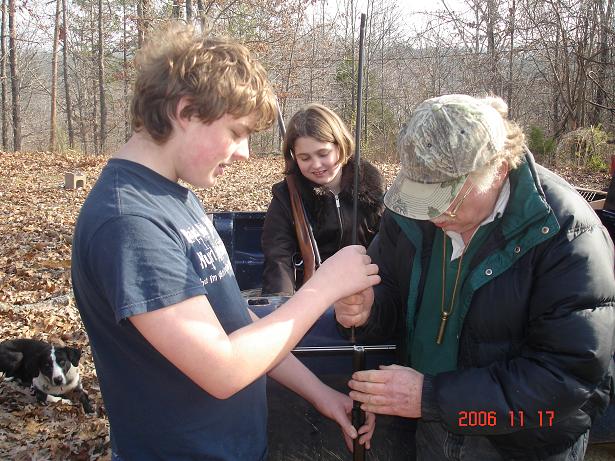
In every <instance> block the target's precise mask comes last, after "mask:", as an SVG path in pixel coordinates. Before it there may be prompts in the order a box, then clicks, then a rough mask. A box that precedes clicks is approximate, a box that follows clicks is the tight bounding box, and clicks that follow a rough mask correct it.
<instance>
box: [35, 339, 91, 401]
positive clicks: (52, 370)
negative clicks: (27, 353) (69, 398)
mask: <svg viewBox="0 0 615 461" xmlns="http://www.w3.org/2000/svg"><path fill="white" fill-rule="evenodd" d="M80 358H81V351H79V349H75V348H74V347H58V348H56V347H54V346H51V347H50V348H49V349H48V350H46V351H41V353H40V354H38V356H37V357H36V360H35V361H34V365H35V366H36V369H37V371H38V377H36V380H35V381H36V383H35V385H36V387H38V388H39V389H41V387H42V389H41V390H44V391H49V392H50V393H53V392H52V389H62V388H63V387H64V386H67V385H68V386H70V385H71V384H72V382H73V381H74V380H75V379H78V378H79V372H78V368H77V367H78V365H79V359H80ZM33 375H34V376H36V371H35V372H34V373H33Z"/></svg>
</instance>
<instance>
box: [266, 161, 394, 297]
mask: <svg viewBox="0 0 615 461" xmlns="http://www.w3.org/2000/svg"><path fill="white" fill-rule="evenodd" d="M354 165H355V164H354V160H353V159H352V158H351V159H350V160H349V161H348V162H347V163H346V165H344V166H343V167H342V180H341V190H340V193H339V194H338V200H339V208H338V206H337V205H336V200H335V196H334V195H333V194H332V193H331V192H330V191H329V190H328V189H326V188H325V187H322V186H318V185H316V184H314V183H312V182H311V181H308V180H307V179H306V178H305V177H304V176H302V175H301V174H297V179H298V181H297V184H298V187H299V193H300V195H301V197H302V199H303V204H304V207H305V209H306V212H307V214H308V219H309V221H310V224H311V225H312V229H313V231H314V238H315V239H316V242H317V244H318V249H319V251H320V257H321V259H322V261H324V260H326V259H327V258H328V257H330V256H331V255H333V254H334V253H335V252H336V251H338V250H339V249H340V248H342V247H344V246H346V245H350V244H351V240H352V207H353V188H354ZM359 171H360V175H361V177H360V180H359V197H358V214H359V218H358V220H359V226H358V228H357V241H358V242H357V243H358V244H360V245H364V246H368V245H369V243H370V242H371V241H372V239H373V238H374V235H375V234H376V232H377V231H378V227H379V224H380V216H381V215H382V212H383V210H384V205H383V203H382V198H383V196H384V189H385V183H384V178H383V177H382V174H381V173H380V172H379V171H378V169H377V168H376V167H374V166H373V165H371V164H370V163H368V162H366V161H361V168H360V170H359ZM271 192H272V195H273V198H272V200H271V203H270V204H269V209H268V210H267V215H266V216H265V224H264V227H263V235H262V241H261V243H262V248H263V253H264V255H265V267H264V271H263V290H262V293H263V295H267V294H284V295H291V294H293V293H294V292H295V290H296V289H298V288H299V286H300V285H301V281H302V280H301V279H302V276H301V274H302V271H301V270H298V271H297V272H298V276H297V277H296V279H297V280H295V264H294V263H299V262H300V261H301V252H300V251H299V244H298V242H297V235H296V232H295V225H294V220H293V216H292V211H291V206H290V196H289V194H288V186H287V184H286V180H284V181H280V182H279V183H276V184H274V185H273V187H272V190H271ZM299 267H300V268H301V266H299Z"/></svg>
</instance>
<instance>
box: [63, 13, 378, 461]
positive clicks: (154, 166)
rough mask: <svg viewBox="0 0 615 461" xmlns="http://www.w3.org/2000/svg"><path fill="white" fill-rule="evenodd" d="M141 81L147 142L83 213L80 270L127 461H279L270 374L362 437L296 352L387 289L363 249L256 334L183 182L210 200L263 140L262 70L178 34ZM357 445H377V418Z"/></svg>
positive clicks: (95, 192)
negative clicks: (275, 459)
mask: <svg viewBox="0 0 615 461" xmlns="http://www.w3.org/2000/svg"><path fill="white" fill-rule="evenodd" d="M137 74H138V75H137V79H136V83H135V91H134V96H133V100H132V123H133V128H134V133H133V135H132V137H131V138H130V139H129V140H128V141H127V142H126V144H125V145H123V146H122V147H121V148H120V149H119V151H118V152H117V153H115V155H114V156H113V158H112V159H111V160H110V161H109V162H108V164H107V166H106V167H105V168H104V170H103V171H102V173H101V175H100V177H99V179H98V181H97V183H96V184H95V186H94V187H93V189H92V191H91V192H90V194H89V196H88V198H87V200H86V201H85V203H84V205H83V208H82V210H81V213H80V215H79V218H78V221H77V225H76V230H75V234H74V242H73V258H72V279H73V288H74V291H75V297H76V300H77V305H78V307H79V311H80V313H81V317H82V319H83V323H84V325H85V327H86V330H87V333H88V336H89V338H90V344H91V348H92V355H93V357H94V361H95V365H96V370H97V375H98V379H99V381H100V388H101V392H102V395H103V399H104V402H105V406H106V410H107V413H108V416H109V422H110V433H111V444H112V450H113V459H114V460H141V459H142V460H152V459H172V460H183V459H186V460H188V459H190V460H194V459H219V460H238V461H239V460H262V459H265V456H266V453H267V441H266V433H267V430H266V413H267V409H266V396H265V377H264V376H265V374H269V375H270V376H271V377H273V378H274V379H276V380H279V381H280V382H281V383H282V384H284V385H286V386H287V387H289V388H291V389H292V390H294V391H296V392H298V393H299V394H300V395H302V396H303V397H304V398H306V399H307V400H309V401H310V402H312V403H313V404H314V405H315V406H316V408H318V409H319V410H320V411H321V412H322V413H323V414H325V415H326V416H328V417H330V418H332V419H334V420H335V421H337V422H338V423H339V424H340V426H341V427H342V429H343V432H344V434H345V436H346V437H347V439H348V440H349V439H350V438H354V437H357V431H356V430H355V429H354V428H353V427H352V425H351V423H350V420H349V417H348V413H349V412H350V410H351V406H352V404H351V401H350V399H349V398H348V397H347V396H345V395H343V394H341V393H338V392H337V391H334V390H333V389H331V388H329V387H327V386H325V385H324V384H323V383H322V382H321V381H319V380H318V379H317V378H316V377H315V376H314V375H313V374H312V373H310V372H309V371H308V370H307V369H306V368H305V367H304V366H303V365H301V363H300V362H299V361H298V360H296V359H295V358H294V357H293V356H292V355H291V354H289V352H290V351H291V349H292V348H293V347H294V346H295V345H296V344H297V342H298V341H299V339H301V337H302V336H303V335H304V334H305V333H306V331H307V329H308V328H309V327H310V326H311V325H312V324H313V323H314V321H315V320H316V319H317V318H318V317H319V316H320V315H321V314H322V313H323V312H324V311H325V309H326V308H327V307H328V306H329V305H331V304H332V303H333V302H334V301H335V300H337V299H338V298H341V297H343V296H347V295H349V294H351V293H353V292H356V291H360V290H362V289H365V288H367V287H369V286H371V285H373V284H375V283H378V281H379V277H378V275H377V270H378V269H377V267H376V266H375V265H374V264H371V263H370V259H369V257H368V256H367V255H366V254H365V249H364V248H362V247H358V246H353V247H348V248H346V249H344V250H342V251H340V253H339V254H338V255H337V256H335V257H333V258H331V260H330V261H327V263H326V264H324V265H323V266H322V267H321V268H320V269H319V270H318V271H317V273H316V275H315V276H314V277H313V279H312V280H311V281H310V282H309V283H308V284H306V286H305V288H304V289H303V290H301V291H300V292H298V293H297V294H296V295H295V296H294V297H293V298H292V299H290V300H289V301H288V302H287V303H286V304H284V305H283V306H281V307H280V308H279V309H277V310H276V311H275V312H274V313H273V314H271V315H270V316H268V317H266V318H264V319H260V320H258V319H255V317H254V315H253V314H252V313H251V312H250V311H249V310H248V309H247V306H246V303H245V301H244V299H243V298H242V297H241V293H240V291H239V288H238V286H237V282H236V279H235V276H234V274H233V270H232V268H231V264H230V261H229V258H228V255H227V253H226V251H225V249H224V246H223V244H222V241H221V240H220V237H219V236H218V234H217V233H216V231H215V229H214V228H213V226H212V224H211V223H210V221H209V220H208V219H207V217H206V215H205V213H204V211H203V208H202V206H201V204H200V203H199V201H198V199H197V198H196V196H195V195H194V194H193V192H191V191H190V190H189V189H187V188H185V187H183V186H182V185H180V184H179V182H178V181H179V180H180V179H181V180H183V181H184V182H186V183H188V184H190V185H193V186H197V187H211V186H213V185H214V184H215V183H216V180H217V178H218V176H220V175H222V174H223V172H224V169H225V168H226V167H227V166H228V165H230V164H231V163H232V162H234V161H237V160H246V159H247V158H248V155H249V150H248V138H249V135H250V134H251V133H253V132H255V131H258V130H261V129H264V128H266V127H268V126H269V125H271V123H272V122H273V120H274V114H275V113H274V96H273V93H272V90H271V88H270V86H269V83H268V81H267V78H266V75H265V72H264V70H263V68H262V67H261V65H260V64H259V63H258V62H256V61H255V60H254V59H253V58H252V57H251V56H250V53H249V52H248V51H247V50H246V48H244V47H243V46H241V45H239V44H236V43H233V42H231V41H227V40H220V39H213V38H207V37H203V36H201V35H200V34H198V33H197V32H195V31H194V30H193V29H192V28H190V27H188V26H184V25H179V24H173V25H171V26H169V27H167V28H166V29H165V30H163V31H161V32H159V33H158V34H157V35H154V36H153V37H151V38H150V39H149V43H148V44H147V45H146V47H145V48H144V49H143V50H142V51H141V53H140V55H139V58H138V60H137ZM329 280H344V283H340V284H335V286H332V285H331V284H330V283H329ZM359 432H360V433H361V434H362V435H361V440H362V442H363V443H366V444H368V445H369V439H370V438H371V434H372V432H373V418H372V417H370V419H369V420H368V424H366V425H365V426H363V427H362V428H360V429H359Z"/></svg>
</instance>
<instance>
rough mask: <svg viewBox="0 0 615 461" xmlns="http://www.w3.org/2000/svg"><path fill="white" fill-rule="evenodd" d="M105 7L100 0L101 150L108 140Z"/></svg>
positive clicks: (99, 89) (99, 81)
mask: <svg viewBox="0 0 615 461" xmlns="http://www.w3.org/2000/svg"><path fill="white" fill-rule="evenodd" d="M103 22H104V20H103V7H102V0H98V93H99V98H100V150H99V152H100V153H101V154H103V153H104V152H105V143H106V140H107V104H106V102H105V53H104V47H103Z"/></svg>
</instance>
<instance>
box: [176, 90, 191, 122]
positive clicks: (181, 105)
mask: <svg viewBox="0 0 615 461" xmlns="http://www.w3.org/2000/svg"><path fill="white" fill-rule="evenodd" d="M189 105H190V99H189V98H188V97H187V96H182V97H181V98H180V99H179V102H178V103H177V106H176V107H175V114H173V115H174V117H173V118H174V119H175V120H174V121H175V123H177V124H178V125H179V126H180V128H184V127H185V126H186V125H187V124H188V122H189V121H190V117H185V116H183V115H182V112H183V111H184V109H185V108H186V107H187V106H189Z"/></svg>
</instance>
